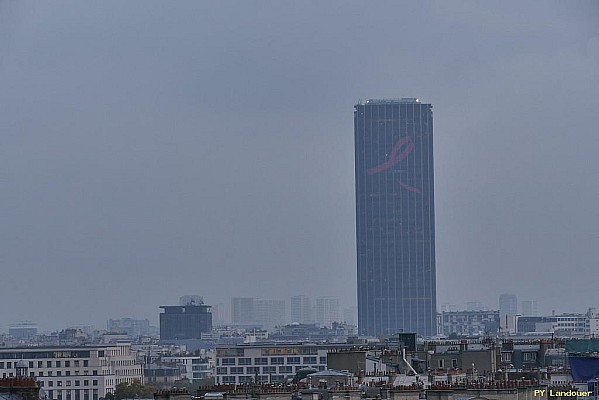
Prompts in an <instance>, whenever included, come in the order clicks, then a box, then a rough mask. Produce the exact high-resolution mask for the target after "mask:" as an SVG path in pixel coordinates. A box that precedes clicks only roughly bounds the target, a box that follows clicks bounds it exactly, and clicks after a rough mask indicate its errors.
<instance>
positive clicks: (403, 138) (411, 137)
mask: <svg viewBox="0 0 599 400" xmlns="http://www.w3.org/2000/svg"><path fill="white" fill-rule="evenodd" d="M354 134H355V152H356V154H355V162H356V171H355V174H356V239H357V256H358V260H357V261H358V327H359V333H360V334H361V335H371V336H379V335H390V334H396V333H398V332H415V333H417V334H419V335H422V336H432V335H435V334H436V333H437V328H436V327H437V320H436V279H435V207H434V176H433V175H434V173H433V111H432V105H430V104H423V103H421V102H420V100H418V99H415V98H403V99H384V100H379V99H377V100H368V101H366V102H365V103H359V104H356V105H355V107H354Z"/></svg>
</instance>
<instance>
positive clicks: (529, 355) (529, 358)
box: [522, 353, 537, 361]
mask: <svg viewBox="0 0 599 400" xmlns="http://www.w3.org/2000/svg"><path fill="white" fill-rule="evenodd" d="M522 358H523V360H524V361H536V359H537V353H523V354H522Z"/></svg>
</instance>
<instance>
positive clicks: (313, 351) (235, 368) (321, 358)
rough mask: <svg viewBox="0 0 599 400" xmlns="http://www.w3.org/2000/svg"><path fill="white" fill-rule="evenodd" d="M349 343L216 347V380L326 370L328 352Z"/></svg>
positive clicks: (270, 378)
mask: <svg viewBox="0 0 599 400" xmlns="http://www.w3.org/2000/svg"><path fill="white" fill-rule="evenodd" d="M346 347H347V345H342V346H340V345H315V344H284V345H282V344H254V345H238V346H228V347H217V348H216V375H215V376H216V383H217V384H229V383H230V384H240V383H248V382H254V381H255V380H256V378H257V380H258V381H259V382H265V383H268V382H272V383H274V382H284V381H285V380H287V379H289V378H293V376H295V373H296V372H297V371H299V370H300V369H302V368H314V369H316V370H317V371H324V370H325V369H327V353H328V352H329V351H330V350H331V349H335V348H346Z"/></svg>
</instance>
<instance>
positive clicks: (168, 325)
mask: <svg viewBox="0 0 599 400" xmlns="http://www.w3.org/2000/svg"><path fill="white" fill-rule="evenodd" d="M160 308H162V309H163V310H164V312H163V313H161V314H160V339H162V340H176V339H201V335H202V333H208V332H210V331H212V311H211V309H210V306H207V305H204V304H201V305H186V306H161V307H160Z"/></svg>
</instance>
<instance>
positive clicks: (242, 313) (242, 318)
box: [231, 297, 256, 325]
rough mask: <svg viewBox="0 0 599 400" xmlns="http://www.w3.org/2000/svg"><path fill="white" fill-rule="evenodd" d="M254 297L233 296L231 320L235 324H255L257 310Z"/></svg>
mask: <svg viewBox="0 0 599 400" xmlns="http://www.w3.org/2000/svg"><path fill="white" fill-rule="evenodd" d="M254 301H255V299H254V298H253V297H233V298H231V322H232V323H233V324H240V325H243V324H255V323H256V311H255V308H254V306H255V305H254Z"/></svg>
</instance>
